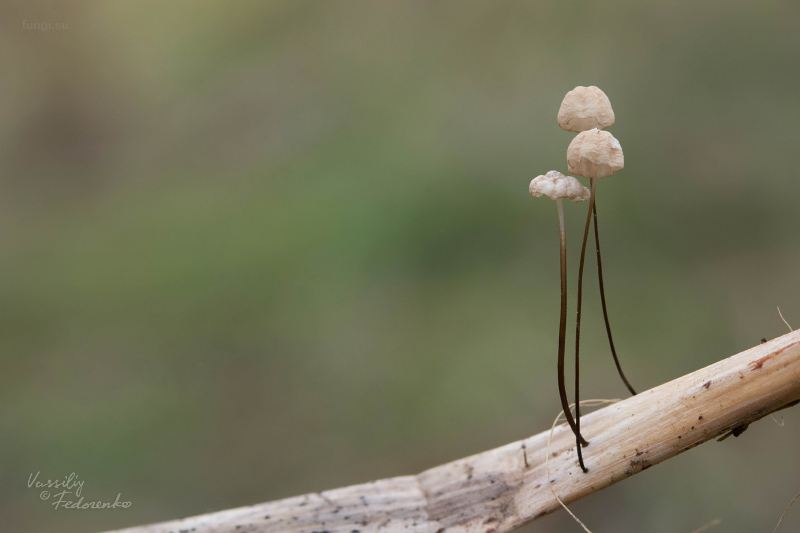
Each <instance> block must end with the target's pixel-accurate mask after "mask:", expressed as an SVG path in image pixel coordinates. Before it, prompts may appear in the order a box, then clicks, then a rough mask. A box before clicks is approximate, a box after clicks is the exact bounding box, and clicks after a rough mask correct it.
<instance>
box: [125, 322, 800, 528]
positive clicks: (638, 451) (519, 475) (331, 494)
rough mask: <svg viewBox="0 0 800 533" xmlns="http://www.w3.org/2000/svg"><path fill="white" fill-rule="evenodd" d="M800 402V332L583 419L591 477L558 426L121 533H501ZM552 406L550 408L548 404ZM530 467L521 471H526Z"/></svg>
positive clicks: (569, 433)
mask: <svg viewBox="0 0 800 533" xmlns="http://www.w3.org/2000/svg"><path fill="white" fill-rule="evenodd" d="M798 402H800V331H795V332H792V333H789V334H787V335H784V336H783V337H779V338H777V339H774V340H772V341H770V342H768V343H765V344H760V345H758V346H756V347H754V348H751V349H749V350H747V351H745V352H742V353H740V354H738V355H734V356H733V357H729V358H728V359H725V360H722V361H720V362H718V363H715V364H713V365H711V366H708V367H706V368H703V369H701V370H697V371H695V372H692V373H691V374H688V375H686V376H683V377H681V378H678V379H676V380H674V381H671V382H669V383H666V384H664V385H661V386H659V387H656V388H654V389H651V390H649V391H645V392H643V393H640V394H638V395H637V396H633V397H631V398H628V399H626V400H623V401H621V402H619V403H616V404H614V405H611V406H608V407H606V408H604V409H601V410H599V411H595V412H594V413H591V414H588V415H586V416H585V417H584V418H583V420H582V424H581V425H582V431H583V432H584V434H585V435H586V437H587V439H588V440H589V441H590V442H591V445H590V446H588V447H586V448H585V459H586V463H587V466H588V468H589V473H588V474H584V473H582V472H581V470H580V468H578V462H577V456H576V453H575V440H574V435H573V434H572V431H570V429H569V427H568V426H567V425H566V424H561V425H560V426H558V427H556V428H555V431H554V432H553V435H552V441H551V450H552V453H551V457H550V461H549V469H550V479H549V480H548V479H547V474H546V465H545V454H546V452H545V447H546V444H547V438H548V435H549V434H550V431H544V432H543V433H540V434H538V435H535V436H533V437H530V438H528V439H525V440H524V441H519V442H514V443H511V444H507V445H506V446H503V447H501V448H497V449H494V450H489V451H487V452H483V453H480V454H477V455H473V456H472V457H467V458H465V459H460V460H458V461H454V462H452V463H448V464H445V465H442V466H438V467H435V468H432V469H430V470H427V471H425V472H423V473H421V474H419V475H417V476H403V477H397V478H392V479H384V480H381V481H374V482H372V483H367V484H364V485H356V486H352V487H345V488H340V489H335V490H330V491H326V492H323V493H314V494H306V495H305V496H297V497H294V498H288V499H285V500H278V501H274V502H268V503H261V504H257V505H251V506H249V507H240V508H238V509H230V510H227V511H221V512H217V513H210V514H205V515H200V516H195V517H191V518H184V519H182V520H174V521H170V522H164V523H161V524H153V525H149V526H140V527H134V528H130V529H125V530H123V531H125V533H156V532H159V533H166V532H170V531H174V532H178V531H192V532H195V533H210V532H223V531H225V532H228V531H231V532H236V531H242V532H245V531H246V532H253V531H258V532H270V533H272V532H295V533H299V532H304V533H311V532H313V531H317V532H323V531H326V532H330V533H334V532H336V533H339V532H342V533H353V532H356V531H358V532H373V531H376V532H377V531H381V532H387V531H403V532H414V533H423V532H424V533H445V532H446V533H455V532H481V533H485V532H495V533H500V532H503V531H510V530H512V529H514V528H516V527H519V526H521V525H523V524H525V523H527V522H530V521H532V520H536V519H537V518H539V517H540V516H543V515H545V514H547V513H550V512H553V511H555V510H556V509H559V507H560V506H559V504H558V502H557V501H556V500H555V498H553V494H552V493H551V491H550V489H549V488H548V483H550V484H551V485H552V488H553V490H554V491H555V493H556V494H558V496H559V497H560V498H561V499H562V500H563V501H564V502H565V503H567V504H569V503H571V502H574V501H576V500H579V499H580V498H583V497H584V496H588V495H589V494H592V493H593V492H597V491H599V490H602V489H604V488H606V487H608V486H610V485H612V484H614V483H616V482H618V481H622V480H624V479H626V478H628V477H630V476H632V475H634V474H638V473H639V472H641V471H643V470H646V469H648V468H650V467H651V466H653V465H656V464H658V463H660V462H661V461H664V460H666V459H669V458H671V457H675V456H676V455H678V454H679V453H682V452H684V451H686V450H689V449H691V448H693V447H695V446H697V445H698V444H702V443H703V442H706V441H708V440H711V439H714V438H716V437H719V436H720V435H725V434H733V435H737V436H738V435H739V434H741V432H742V431H744V428H746V426H747V424H750V423H752V422H754V421H756V420H758V419H759V418H762V417H764V416H767V415H768V414H770V413H772V412H774V411H777V410H779V409H782V408H784V407H788V406H790V405H794V404H795V403H798ZM553 405H554V406H555V405H556V402H555V401H554V403H553ZM526 464H527V466H526Z"/></svg>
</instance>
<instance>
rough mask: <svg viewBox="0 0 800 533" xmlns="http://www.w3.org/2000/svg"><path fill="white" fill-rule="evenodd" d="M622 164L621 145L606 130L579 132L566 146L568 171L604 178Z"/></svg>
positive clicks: (623, 161) (585, 176)
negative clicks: (567, 146)
mask: <svg viewBox="0 0 800 533" xmlns="http://www.w3.org/2000/svg"><path fill="white" fill-rule="evenodd" d="M624 166H625V157H624V156H623V155H622V146H620V144H619V141H618V140H617V139H615V138H614V136H613V135H611V134H610V133H608V132H607V131H602V130H589V131H584V132H581V133H579V134H578V135H576V136H575V138H574V139H572V142H571V143H569V148H567V167H568V168H569V171H570V172H572V173H573V174H577V175H578V176H583V177H584V178H605V177H608V176H611V175H612V174H615V173H617V172H619V171H620V170H622V168H623V167H624Z"/></svg>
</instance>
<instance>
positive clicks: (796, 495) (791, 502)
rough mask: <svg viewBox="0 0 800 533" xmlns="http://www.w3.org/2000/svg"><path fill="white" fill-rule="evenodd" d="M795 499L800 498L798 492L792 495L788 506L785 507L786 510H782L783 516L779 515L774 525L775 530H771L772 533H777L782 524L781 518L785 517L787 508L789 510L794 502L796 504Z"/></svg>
mask: <svg viewBox="0 0 800 533" xmlns="http://www.w3.org/2000/svg"><path fill="white" fill-rule="evenodd" d="M797 498H800V492H798V493H797V494H795V495H794V498H792V501H790V502H789V505H787V506H786V509H784V510H783V514H782V515H781V517H780V518H779V519H778V523H777V524H775V529H773V530H772V533H775V532H776V531H778V528H779V527H781V522H783V517H785V516H786V513H788V512H789V508H790V507H791V506H792V505H794V502H796V501H797Z"/></svg>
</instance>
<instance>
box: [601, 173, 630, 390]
mask: <svg viewBox="0 0 800 533" xmlns="http://www.w3.org/2000/svg"><path fill="white" fill-rule="evenodd" d="M592 181H594V180H592ZM592 189H594V183H592ZM592 216H593V218H594V243H595V245H596V248H597V279H598V281H599V282H600V303H601V304H602V306H603V320H605V322H606V334H607V335H608V345H609V347H610V348H611V355H612V356H614V364H615V365H617V372H618V373H619V377H620V378H622V382H623V383H625V386H626V387H627V388H628V390H629V391H630V393H631V394H632V395H633V396H636V391H635V390H633V387H632V386H631V384H630V383H629V382H628V378H626V377H625V373H624V372H623V371H622V366H621V365H620V364H619V359H618V358H617V350H615V349H614V339H613V338H612V337H611V324H609V322H608V310H607V309H606V291H605V289H604V287H603V262H602V260H601V259H600V237H599V231H598V229H597V202H596V201H595V202H594V203H593V204H592Z"/></svg>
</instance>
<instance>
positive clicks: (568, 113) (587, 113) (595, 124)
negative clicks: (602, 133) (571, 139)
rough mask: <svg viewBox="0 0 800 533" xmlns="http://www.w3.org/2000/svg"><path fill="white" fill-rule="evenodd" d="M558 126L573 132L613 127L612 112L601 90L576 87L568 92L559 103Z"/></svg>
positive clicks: (606, 97)
mask: <svg viewBox="0 0 800 533" xmlns="http://www.w3.org/2000/svg"><path fill="white" fill-rule="evenodd" d="M558 125H559V126H561V128H562V129H565V130H567V131H574V132H581V131H586V130H590V129H592V128H600V129H601V130H602V129H605V128H608V127H609V126H613V125H614V110H613V109H611V102H610V101H609V99H608V96H606V93H604V92H603V91H602V90H600V89H599V88H597V87H594V86H591V87H582V86H578V87H575V88H574V89H572V90H571V91H570V92H568V93H567V95H566V96H565V97H564V100H563V101H562V102H561V108H560V109H559V110H558Z"/></svg>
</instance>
